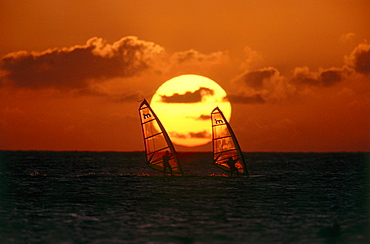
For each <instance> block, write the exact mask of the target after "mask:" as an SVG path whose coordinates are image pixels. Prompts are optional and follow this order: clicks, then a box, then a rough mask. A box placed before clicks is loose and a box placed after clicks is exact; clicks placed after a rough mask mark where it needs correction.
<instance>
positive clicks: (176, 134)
mask: <svg viewBox="0 0 370 244" xmlns="http://www.w3.org/2000/svg"><path fill="white" fill-rule="evenodd" d="M169 134H170V136H171V137H173V138H179V139H186V135H184V134H179V133H177V132H169Z"/></svg>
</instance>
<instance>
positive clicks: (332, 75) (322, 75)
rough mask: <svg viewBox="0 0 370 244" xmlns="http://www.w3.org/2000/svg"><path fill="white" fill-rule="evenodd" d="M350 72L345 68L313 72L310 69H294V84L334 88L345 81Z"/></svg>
mask: <svg viewBox="0 0 370 244" xmlns="http://www.w3.org/2000/svg"><path fill="white" fill-rule="evenodd" d="M347 72H348V70H346V69H345V68H344V67H343V68H330V69H320V70H319V71H318V72H311V71H310V70H309V68H308V67H298V68H295V69H294V72H293V77H292V82H293V83H295V84H296V85H302V84H303V85H311V86H325V87H328V86H332V85H335V84H336V83H338V82H340V81H342V80H343V77H344V76H345V75H346V73H347Z"/></svg>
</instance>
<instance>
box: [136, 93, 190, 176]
mask: <svg viewBox="0 0 370 244" xmlns="http://www.w3.org/2000/svg"><path fill="white" fill-rule="evenodd" d="M139 115H140V122H141V128H142V132H143V138H144V146H145V153H146V161H147V164H148V166H150V167H151V168H153V169H155V170H158V171H161V172H163V173H164V174H167V173H171V171H170V169H169V168H168V167H166V169H165V165H164V160H163V159H164V156H165V155H166V153H167V152H168V153H169V159H168V163H169V165H170V166H171V169H172V175H183V172H182V169H181V165H180V162H179V160H178V157H177V154H176V151H175V148H174V146H173V144H172V142H171V139H170V137H169V136H168V134H167V132H166V130H165V129H164V127H163V125H162V123H161V122H160V120H159V119H158V117H157V115H156V114H155V113H154V111H153V110H152V108H151V107H150V105H149V103H148V102H147V101H146V100H145V99H144V101H143V102H142V103H141V104H140V107H139Z"/></svg>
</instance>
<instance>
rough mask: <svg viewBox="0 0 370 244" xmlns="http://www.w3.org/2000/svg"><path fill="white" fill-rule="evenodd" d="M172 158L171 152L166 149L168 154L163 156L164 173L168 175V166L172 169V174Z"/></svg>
mask: <svg viewBox="0 0 370 244" xmlns="http://www.w3.org/2000/svg"><path fill="white" fill-rule="evenodd" d="M170 159H171V157H170V152H169V151H166V154H165V155H163V156H162V160H163V167H164V171H163V175H166V172H167V168H169V169H170V173H171V175H172V167H171V164H170Z"/></svg>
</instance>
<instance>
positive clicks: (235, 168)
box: [226, 157, 239, 176]
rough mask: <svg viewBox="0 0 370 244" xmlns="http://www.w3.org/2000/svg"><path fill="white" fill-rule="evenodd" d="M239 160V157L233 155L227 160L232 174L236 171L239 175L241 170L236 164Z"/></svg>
mask: <svg viewBox="0 0 370 244" xmlns="http://www.w3.org/2000/svg"><path fill="white" fill-rule="evenodd" d="M238 160H239V158H237V159H233V157H229V159H228V160H227V162H226V163H227V165H228V166H229V167H230V176H232V175H233V172H236V174H237V175H239V170H238V168H237V167H236V166H235V163H236V162H237V161H238Z"/></svg>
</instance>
